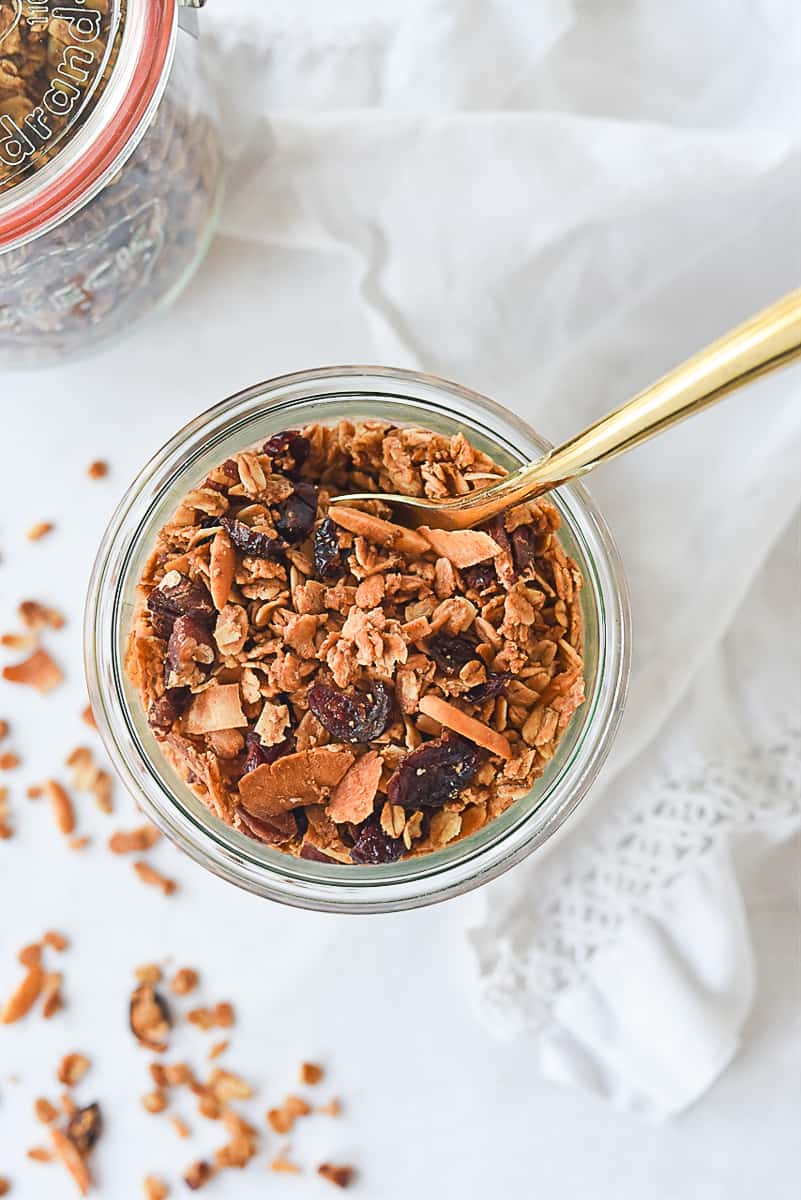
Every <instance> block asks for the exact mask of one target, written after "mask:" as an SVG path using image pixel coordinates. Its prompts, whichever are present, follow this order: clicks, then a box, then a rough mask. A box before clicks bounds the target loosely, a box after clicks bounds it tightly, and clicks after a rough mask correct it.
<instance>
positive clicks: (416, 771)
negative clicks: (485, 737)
mask: <svg viewBox="0 0 801 1200" xmlns="http://www.w3.org/2000/svg"><path fill="white" fill-rule="evenodd" d="M480 764H481V751H480V750H479V749H478V747H477V746H474V745H473V744H472V742H468V741H466V740H465V739H464V738H461V737H457V736H450V737H444V738H441V739H440V740H438V741H435V742H423V744H422V746H418V747H417V749H416V750H413V751H412V753H411V754H410V755H408V756H407V757H406V758H405V759H404V760H403V762H402V763H401V765H400V766H399V767H398V769H397V771H396V772H395V774H394V775H393V776H392V778H391V779H390V781H389V783H388V785H387V799H388V800H389V802H390V804H399V805H400V806H401V807H402V808H442V806H443V805H444V804H447V803H448V802H449V801H450V800H455V799H456V797H457V796H458V795H459V793H460V792H462V791H464V789H465V788H466V787H468V786H469V785H470V784H471V783H472V782H473V779H474V778H475V775H476V772H477V771H478V768H479V766H480Z"/></svg>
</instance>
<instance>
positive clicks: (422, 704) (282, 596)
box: [126, 421, 584, 864]
mask: <svg viewBox="0 0 801 1200" xmlns="http://www.w3.org/2000/svg"><path fill="white" fill-rule="evenodd" d="M502 474H503V471H502V469H501V468H499V467H497V466H496V465H495V464H494V463H493V462H492V461H491V460H490V459H489V458H488V457H487V456H486V455H484V454H483V453H481V452H480V451H478V450H476V449H475V448H474V447H472V446H471V445H470V444H469V443H468V442H467V440H466V439H465V438H464V436H463V435H462V434H457V435H455V436H453V437H447V436H444V435H441V434H437V433H432V432H431V431H429V430H425V429H418V428H395V427H391V426H389V425H387V424H385V423H382V422H378V421H364V422H361V423H358V424H353V423H351V422H347V421H342V422H340V423H339V424H338V425H336V426H335V427H328V426H324V425H320V424H313V425H309V426H307V427H305V428H304V429H302V430H299V431H295V430H290V431H287V432H285V433H281V434H277V435H275V436H274V437H272V438H270V439H269V440H268V441H267V442H265V443H264V444H261V445H258V446H254V447H251V448H250V449H249V450H246V451H243V452H241V453H239V454H237V455H235V456H234V457H232V458H229V459H227V460H226V461H225V462H223V463H222V464H220V466H218V467H217V468H215V469H214V470H212V471H211V472H210V473H209V475H208V476H207V477H206V478H205V479H204V480H203V481H202V483H201V484H200V485H199V486H197V487H195V488H194V489H193V490H192V491H191V492H190V493H189V494H188V495H187V496H186V497H185V498H184V500H183V502H182V503H181V505H180V507H179V508H178V510H177V512H176V513H175V515H174V517H173V519H172V520H171V521H170V522H169V523H168V524H166V525H165V526H164V527H163V528H162V529H161V531H160V533H159V535H158V538H157V542H156V545H155V547H154V549H153V552H152V554H151V556H150V558H149V560H148V563H147V565H146V568H145V570H144V573H143V575H142V578H141V581H140V599H141V603H140V606H139V608H138V612H137V615H136V617H135V620H134V626H133V629H132V631H131V636H130V641H129V648H128V655H127V664H126V665H127V671H128V673H129V676H130V678H131V679H132V681H133V682H134V683H135V685H136V687H137V689H138V691H139V694H140V696H141V700H142V704H143V706H144V708H145V710H146V713H147V717H148V721H149V724H150V727H151V729H152V730H153V732H154V734H155V736H156V738H157V739H158V741H159V743H160V746H161V749H162V751H163V753H164V755H165V757H166V758H167V759H168V761H169V762H170V763H171V764H172V765H173V767H175V769H176V770H177V771H178V773H179V774H180V775H181V776H182V777H183V779H184V780H185V781H186V782H187V783H188V784H189V786H190V787H191V788H192V789H193V791H194V792H195V793H196V794H197V795H198V796H199V797H200V798H201V799H202V800H203V801H204V802H205V803H206V804H207V806H208V807H209V809H210V810H211V812H212V813H213V814H214V815H215V816H216V817H218V818H219V819H221V820H222V821H224V822H226V823H228V824H229V825H232V826H233V827H234V828H236V829H238V830H239V831H240V832H242V833H244V834H247V835H248V836H250V837H252V838H254V839H256V840H258V841H261V842H263V843H266V844H267V845H269V846H271V847H276V848H280V849H281V850H284V851H287V852H288V853H291V854H294V855H296V856H300V857H302V858H307V859H311V860H314V861H322V862H328V863H346V864H349V863H362V864H375V863H384V862H392V861H395V860H397V859H400V858H404V857H413V856H415V855H420V854H426V853H430V852H432V851H436V850H438V849H440V848H441V847H443V846H445V845H450V844H452V843H453V842H455V841H458V840H459V839H460V838H463V837H466V836H469V835H470V834H472V833H474V832H476V830H478V829H480V828H481V827H482V826H483V825H485V824H486V823H487V822H489V821H491V820H494V819H495V818H496V817H497V816H499V815H500V814H501V813H502V812H504V811H505V810H506V809H507V808H508V807H509V806H510V805H511V804H513V803H514V802H515V800H517V799H519V798H520V797H522V796H524V795H526V794H527V793H528V792H529V790H530V789H531V786H532V784H533V783H534V781H535V780H536V779H537V778H539V776H540V775H542V773H543V772H544V770H545V769H546V767H547V764H548V762H549V761H550V760H551V758H552V757H553V755H554V752H555V749H556V745H557V743H558V741H559V739H560V738H561V737H562V735H563V734H564V732H565V730H566V729H567V727H568V725H569V723H570V720H571V718H572V716H573V714H574V712H575V711H576V709H577V708H578V707H579V706H580V705H581V704H582V703H583V700H584V679H583V661H582V653H583V644H582V643H583V630H582V615H581V603H580V592H581V587H582V579H581V575H580V573H579V570H578V568H577V566H576V564H575V563H574V562H573V561H572V560H571V559H570V558H569V557H568V556H567V555H566V553H565V551H564V549H563V548H562V546H561V544H560V541H559V538H558V533H557V531H558V529H559V525H560V517H559V513H558V511H557V510H556V508H555V507H554V506H553V505H552V504H551V503H550V502H549V501H547V500H540V501H538V502H536V503H528V504H521V505H517V506H516V507H515V508H513V509H511V510H510V511H509V512H507V513H506V514H504V516H503V517H496V518H494V519H493V521H491V522H490V523H488V524H487V526H486V527H485V528H483V529H478V530H465V531H456V532H450V531H443V530H438V529H432V528H428V527H426V526H422V527H421V528H419V529H409V528H406V527H404V526H402V525H399V524H398V523H397V522H396V521H395V520H394V513H393V511H392V510H391V509H390V508H389V507H388V506H387V505H386V504H385V503H384V502H383V501H380V500H378V499H376V500H374V501H367V502H366V503H364V504H362V505H361V507H359V508H355V507H353V508H352V507H346V506H334V507H332V508H329V500H330V498H331V497H332V496H335V495H341V494H344V493H347V492H349V491H355V490H358V491H376V492H379V491H386V490H401V491H402V492H404V494H406V495H420V496H429V497H435V498H446V497H449V496H457V495H463V494H465V493H467V492H469V491H470V490H472V489H473V488H477V487H481V486H485V485H486V483H487V482H488V481H490V480H492V479H493V478H498V477H500V476H501V475H502Z"/></svg>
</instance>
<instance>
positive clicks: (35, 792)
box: [25, 783, 43, 800]
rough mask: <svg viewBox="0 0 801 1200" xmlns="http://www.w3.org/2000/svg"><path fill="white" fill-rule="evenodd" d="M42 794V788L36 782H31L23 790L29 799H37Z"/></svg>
mask: <svg viewBox="0 0 801 1200" xmlns="http://www.w3.org/2000/svg"><path fill="white" fill-rule="evenodd" d="M42 794H43V791H42V788H40V787H39V785H38V783H32V784H31V786H30V787H29V788H26V790H25V795H26V796H27V797H28V799H29V800H38V799H39V798H40V796H41V795H42Z"/></svg>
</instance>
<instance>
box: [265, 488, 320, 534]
mask: <svg viewBox="0 0 801 1200" xmlns="http://www.w3.org/2000/svg"><path fill="white" fill-rule="evenodd" d="M316 515H317V489H316V488H315V487H313V486H312V484H310V483H299V484H297V485H296V487H295V490H294V492H293V493H292V495H291V496H290V497H289V499H288V500H286V501H285V502H284V503H283V504H282V505H281V506H280V508H279V510H278V517H277V518H276V522H275V528H276V529H277V530H278V532H279V533H280V535H281V537H282V538H283V539H284V541H285V542H288V543H289V544H290V546H296V545H298V543H299V542H303V541H305V540H306V538H307V537H308V536H309V534H310V533H311V531H312V529H314V521H315V517H316Z"/></svg>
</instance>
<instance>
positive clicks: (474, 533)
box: [420, 525, 501, 569]
mask: <svg viewBox="0 0 801 1200" xmlns="http://www.w3.org/2000/svg"><path fill="white" fill-rule="evenodd" d="M420 533H421V534H422V536H423V537H424V538H425V540H426V541H427V542H428V543H429V545H430V546H431V548H432V549H433V550H435V551H436V553H437V554H439V555H441V556H442V557H443V558H447V559H448V561H449V562H450V563H452V564H453V566H454V567H459V568H460V569H462V568H464V567H474V566H475V565H476V564H477V563H480V562H485V561H486V560H487V559H488V558H494V557H495V555H496V554H500V552H501V547H500V546H499V545H498V543H497V542H496V541H495V539H494V538H491V537H490V535H489V534H488V533H482V532H481V530H480V529H453V530H450V529H431V528H430V527H429V526H428V525H421V526H420Z"/></svg>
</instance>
